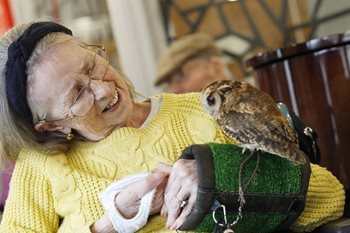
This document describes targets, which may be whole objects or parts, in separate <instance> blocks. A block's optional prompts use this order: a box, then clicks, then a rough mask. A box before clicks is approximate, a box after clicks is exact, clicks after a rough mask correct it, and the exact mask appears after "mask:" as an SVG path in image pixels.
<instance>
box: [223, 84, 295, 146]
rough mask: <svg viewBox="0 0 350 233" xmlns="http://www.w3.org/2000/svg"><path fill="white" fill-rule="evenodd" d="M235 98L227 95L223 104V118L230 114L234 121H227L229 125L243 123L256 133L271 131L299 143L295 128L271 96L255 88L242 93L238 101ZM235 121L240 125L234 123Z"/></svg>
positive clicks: (246, 127) (247, 128)
mask: <svg viewBox="0 0 350 233" xmlns="http://www.w3.org/2000/svg"><path fill="white" fill-rule="evenodd" d="M233 98H237V96H235V97H233V96H230V95H227V96H226V100H227V101H226V102H225V103H224V105H223V106H222V110H223V111H222V114H221V118H226V117H225V116H229V117H228V118H231V121H232V122H227V123H226V124H227V125H232V126H233V127H238V126H239V125H242V124H243V125H244V128H245V129H246V130H249V132H250V131H254V134H256V133H257V132H263V133H266V132H268V131H270V132H272V133H273V135H276V136H278V137H282V136H283V138H284V140H288V141H289V142H293V143H298V137H297V134H296V132H295V130H293V129H292V127H291V126H290V124H289V122H288V120H287V119H286V118H285V117H284V115H283V114H282V112H281V111H280V110H279V109H278V107H277V105H276V103H275V101H274V100H273V99H272V97H271V96H269V95H268V94H266V93H265V92H262V91H260V90H257V89H255V88H254V89H251V90H250V91H246V92H244V93H241V94H240V95H239V97H238V98H237V99H238V100H236V101H235V100H234V99H233ZM233 116H234V117H233ZM219 120H220V119H219ZM233 122H236V124H239V125H234V124H233ZM224 124H225V123H224ZM245 124H247V125H245ZM254 126H255V127H254ZM254 128H256V129H254ZM224 131H225V130H224ZM249 132H247V133H249Z"/></svg>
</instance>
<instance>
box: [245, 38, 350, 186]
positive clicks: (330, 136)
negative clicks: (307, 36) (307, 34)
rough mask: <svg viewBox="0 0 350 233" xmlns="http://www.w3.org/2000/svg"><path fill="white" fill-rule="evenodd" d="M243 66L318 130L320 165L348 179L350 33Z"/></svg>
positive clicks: (255, 59)
mask: <svg viewBox="0 0 350 233" xmlns="http://www.w3.org/2000/svg"><path fill="white" fill-rule="evenodd" d="M246 65H247V67H248V68H249V69H251V70H253V75H254V77H255V79H256V82H257V84H258V85H259V87H260V88H261V89H262V90H264V91H266V92H267V93H269V94H270V95H271V96H273V97H274V98H275V99H276V100H281V101H283V102H285V103H286V104H287V105H288V106H289V107H291V108H292V109H293V110H294V112H295V113H296V114H297V115H299V116H300V118H301V119H302V120H303V121H304V122H305V123H307V124H308V125H309V126H311V127H312V128H314V129H315V130H316V131H317V133H318V136H319V138H318V144H319V146H320V149H321V165H323V166H326V167H327V168H328V169H329V170H330V171H332V172H333V174H334V175H336V176H337V177H338V178H339V179H340V180H341V182H342V183H343V184H344V185H346V186H348V185H349V181H350V34H346V33H343V34H338V35H331V36H325V37H322V38H318V39H312V40H309V41H307V42H305V43H300V44H295V45H292V46H289V47H286V48H282V49H276V50H273V51H268V52H264V53H260V54H258V55H256V56H254V57H252V58H250V59H249V60H247V62H246Z"/></svg>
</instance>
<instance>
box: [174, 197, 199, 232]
mask: <svg viewBox="0 0 350 233" xmlns="http://www.w3.org/2000/svg"><path fill="white" fill-rule="evenodd" d="M196 197H197V195H196V193H195V195H191V196H190V197H189V199H188V202H187V205H186V206H185V207H184V208H183V209H182V211H181V213H180V216H179V217H178V218H177V219H176V220H175V222H174V223H173V224H172V225H171V226H170V229H171V230H176V229H178V228H179V227H180V226H181V225H182V224H183V223H184V221H185V220H186V218H187V217H188V216H189V215H190V214H191V213H192V211H193V208H194V205H195V203H196Z"/></svg>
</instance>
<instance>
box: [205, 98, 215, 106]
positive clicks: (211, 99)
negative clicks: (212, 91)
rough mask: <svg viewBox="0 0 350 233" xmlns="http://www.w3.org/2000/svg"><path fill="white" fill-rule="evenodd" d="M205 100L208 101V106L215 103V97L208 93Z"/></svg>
mask: <svg viewBox="0 0 350 233" xmlns="http://www.w3.org/2000/svg"><path fill="white" fill-rule="evenodd" d="M207 102H208V105H209V106H213V105H215V104H216V100H215V97H214V96H212V95H208V97H207Z"/></svg>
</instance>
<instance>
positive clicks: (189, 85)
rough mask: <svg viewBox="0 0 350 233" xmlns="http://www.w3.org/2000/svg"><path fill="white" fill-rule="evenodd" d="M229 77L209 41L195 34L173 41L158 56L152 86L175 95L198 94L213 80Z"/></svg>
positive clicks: (214, 47)
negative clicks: (162, 86) (162, 87)
mask: <svg viewBox="0 0 350 233" xmlns="http://www.w3.org/2000/svg"><path fill="white" fill-rule="evenodd" d="M233 78H234V77H233V75H232V73H231V72H230V70H229V69H228V67H227V65H226V63H225V61H224V58H223V52H222V51H221V49H220V48H218V47H217V46H216V45H215V42H214V40H213V38H212V37H211V36H210V35H208V34H204V33H196V34H190V35H187V36H185V37H182V38H180V39H178V40H176V41H175V42H173V43H172V44H171V46H170V47H169V48H168V49H167V50H166V51H165V52H164V53H163V54H162V55H161V57H160V59H159V61H158V64H157V71H156V79H155V82H154V84H155V85H156V86H160V85H164V86H165V91H166V92H170V93H177V94H178V93H187V92H198V91H201V90H202V89H203V88H204V87H206V86H208V85H209V84H210V83H212V82H214V81H218V80H232V79H233Z"/></svg>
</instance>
